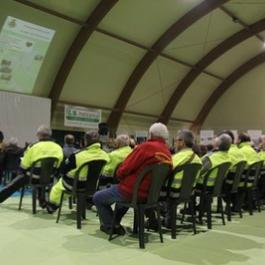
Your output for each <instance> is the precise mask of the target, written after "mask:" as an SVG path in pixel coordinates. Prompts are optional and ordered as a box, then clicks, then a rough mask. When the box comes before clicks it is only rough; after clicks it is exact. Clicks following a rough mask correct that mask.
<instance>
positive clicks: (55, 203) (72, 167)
mask: <svg viewBox="0 0 265 265" xmlns="http://www.w3.org/2000/svg"><path fill="white" fill-rule="evenodd" d="M85 146H86V147H85V148H84V149H82V150H80V151H78V152H76V153H74V154H72V155H70V157H69V158H68V159H66V160H65V162H63V164H62V167H61V173H62V175H63V176H62V177H61V178H60V179H59V181H58V182H57V183H56V184H55V185H54V186H53V187H52V189H51V192H50V196H49V203H48V205H47V211H48V212H49V213H53V212H54V211H55V210H56V209H57V208H58V207H59V204H60V198H61V195H62V191H63V190H65V189H66V190H72V186H73V180H74V176H75V173H76V171H77V170H78V169H79V168H80V167H81V166H82V165H83V164H84V163H87V162H90V161H94V160H105V161H106V162H108V161H109V157H108V154H107V153H106V152H105V151H103V150H102V149H101V147H100V143H99V135H98V133H97V132H94V131H92V132H87V133H86V134H85ZM86 176H87V170H84V171H81V173H80V176H79V183H78V187H80V186H82V184H85V181H86Z"/></svg>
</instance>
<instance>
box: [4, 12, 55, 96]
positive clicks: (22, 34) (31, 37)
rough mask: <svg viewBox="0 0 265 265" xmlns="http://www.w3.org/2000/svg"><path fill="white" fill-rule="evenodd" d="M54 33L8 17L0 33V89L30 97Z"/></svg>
mask: <svg viewBox="0 0 265 265" xmlns="http://www.w3.org/2000/svg"><path fill="white" fill-rule="evenodd" d="M54 33H55V31H54V30H52V29H48V28H44V27H41V26H38V25H35V24H32V23H29V22H26V21H23V20H20V19H17V18H14V17H10V16H8V17H7V18H6V21H5V23H4V25H3V27H2V31H1V33H0V89H2V90H9V91H17V92H22V93H32V90H33V87H34V83H35V80H36V78H37V76H38V73H39V70H40V67H41V65H42V63H43V60H44V57H45V54H46V52H47V50H48V47H49V45H50V43H51V41H52V38H53V36H54Z"/></svg>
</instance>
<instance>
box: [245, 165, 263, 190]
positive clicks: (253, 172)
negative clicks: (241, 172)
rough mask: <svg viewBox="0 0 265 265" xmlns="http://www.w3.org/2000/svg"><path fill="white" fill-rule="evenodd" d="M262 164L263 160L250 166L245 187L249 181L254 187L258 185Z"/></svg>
mask: <svg viewBox="0 0 265 265" xmlns="http://www.w3.org/2000/svg"><path fill="white" fill-rule="evenodd" d="M262 165H263V162H262V161H258V162H255V163H253V164H251V165H250V166H249V167H248V169H247V172H246V177H245V187H246V186H247V184H249V183H251V184H252V186H253V187H254V188H255V187H256V186H257V183H258V180H259V175H260V171H261V167H262Z"/></svg>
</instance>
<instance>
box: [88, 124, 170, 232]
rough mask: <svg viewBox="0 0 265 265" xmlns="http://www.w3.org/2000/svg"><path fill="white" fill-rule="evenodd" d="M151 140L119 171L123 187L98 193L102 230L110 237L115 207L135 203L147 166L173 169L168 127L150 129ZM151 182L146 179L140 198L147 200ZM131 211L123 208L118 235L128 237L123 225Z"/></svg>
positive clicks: (94, 199)
mask: <svg viewBox="0 0 265 265" xmlns="http://www.w3.org/2000/svg"><path fill="white" fill-rule="evenodd" d="M149 135H150V139H149V140H148V141H146V142H144V143H142V144H140V145H137V147H135V148H134V150H133V151H132V152H131V153H130V154H129V156H128V157H127V158H126V159H125V160H124V162H123V163H122V164H121V166H120V167H119V169H118V171H117V174H116V177H117V179H118V180H119V181H120V182H119V184H116V185H112V186H111V187H110V188H108V189H104V190H101V191H98V192H96V193H95V194H94V196H93V201H94V203H95V205H96V207H97V210H98V215H99V218H100V220H101V226H100V230H101V231H103V232H105V233H106V234H109V233H110V230H111V226H112V219H113V210H112V208H111V205H112V204H114V203H115V202H129V201H131V199H132V195H133V187H134V184H135V182H136V179H137V176H138V175H139V173H140V172H142V171H143V169H144V168H145V167H147V166H150V165H153V164H157V163H167V164H170V165H172V159H171V154H170V152H169V148H168V146H167V144H166V139H167V138H168V130H167V127H166V126H165V125H164V124H162V123H154V124H153V125H152V126H151V127H150V129H149ZM149 187H150V179H149V178H145V179H144V181H142V183H141V185H140V188H139V197H140V198H141V199H145V198H146V197H147V195H148V191H149ZM127 210H128V208H120V209H118V212H117V218H116V220H115V229H114V233H116V234H120V235H122V234H124V233H125V230H124V229H123V227H122V226H121V225H120V222H121V219H122V217H123V215H124V214H125V213H126V212H127Z"/></svg>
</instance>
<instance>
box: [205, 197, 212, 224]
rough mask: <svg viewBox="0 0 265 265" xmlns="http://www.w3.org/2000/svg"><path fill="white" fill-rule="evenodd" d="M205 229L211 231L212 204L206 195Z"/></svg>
mask: <svg viewBox="0 0 265 265" xmlns="http://www.w3.org/2000/svg"><path fill="white" fill-rule="evenodd" d="M206 208H207V228H208V229H212V202H211V197H210V196H207V195H206Z"/></svg>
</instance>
